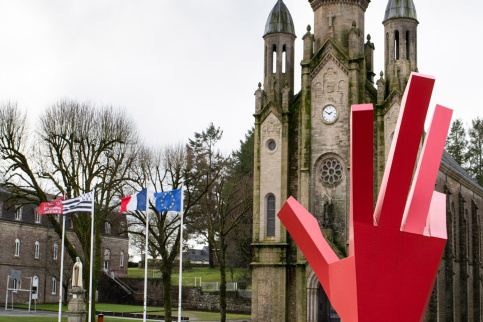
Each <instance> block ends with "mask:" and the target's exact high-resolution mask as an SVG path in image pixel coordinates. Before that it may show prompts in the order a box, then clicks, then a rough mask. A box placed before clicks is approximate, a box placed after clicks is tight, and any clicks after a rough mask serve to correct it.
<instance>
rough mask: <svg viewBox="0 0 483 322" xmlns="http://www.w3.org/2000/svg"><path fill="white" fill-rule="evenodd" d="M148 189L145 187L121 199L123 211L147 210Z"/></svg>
mask: <svg viewBox="0 0 483 322" xmlns="http://www.w3.org/2000/svg"><path fill="white" fill-rule="evenodd" d="M147 197H148V189H143V190H141V191H139V192H138V193H136V194H135V195H132V196H129V197H124V198H122V199H121V213H123V212H124V211H134V210H142V211H145V210H146V202H147V199H148V198H147Z"/></svg>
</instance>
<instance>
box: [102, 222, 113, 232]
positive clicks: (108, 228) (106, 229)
mask: <svg viewBox="0 0 483 322" xmlns="http://www.w3.org/2000/svg"><path fill="white" fill-rule="evenodd" d="M104 226H105V227H104V228H105V229H104V230H105V233H106V234H107V235H110V234H111V227H112V225H111V223H109V222H106V223H105V225H104Z"/></svg>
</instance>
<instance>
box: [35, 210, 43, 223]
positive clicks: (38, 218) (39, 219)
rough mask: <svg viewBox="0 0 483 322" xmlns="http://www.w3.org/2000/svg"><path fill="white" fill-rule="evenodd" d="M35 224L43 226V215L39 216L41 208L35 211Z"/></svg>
mask: <svg viewBox="0 0 483 322" xmlns="http://www.w3.org/2000/svg"><path fill="white" fill-rule="evenodd" d="M35 223H36V224H41V223H42V215H41V214H39V208H36V209H35Z"/></svg>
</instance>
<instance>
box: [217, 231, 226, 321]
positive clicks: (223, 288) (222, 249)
mask: <svg viewBox="0 0 483 322" xmlns="http://www.w3.org/2000/svg"><path fill="white" fill-rule="evenodd" d="M224 245H225V238H224V236H223V235H222V236H221V238H220V251H219V254H220V256H219V257H218V265H219V266H220V277H221V282H220V315H221V316H220V322H226V254H225V250H226V246H224Z"/></svg>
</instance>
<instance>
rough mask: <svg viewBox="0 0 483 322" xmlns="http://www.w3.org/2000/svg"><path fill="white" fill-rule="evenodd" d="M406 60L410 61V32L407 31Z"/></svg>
mask: <svg viewBox="0 0 483 322" xmlns="http://www.w3.org/2000/svg"><path fill="white" fill-rule="evenodd" d="M406 60H409V30H407V31H406Z"/></svg>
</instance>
